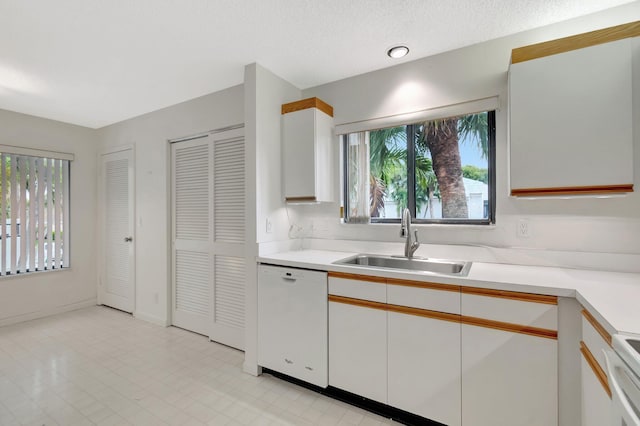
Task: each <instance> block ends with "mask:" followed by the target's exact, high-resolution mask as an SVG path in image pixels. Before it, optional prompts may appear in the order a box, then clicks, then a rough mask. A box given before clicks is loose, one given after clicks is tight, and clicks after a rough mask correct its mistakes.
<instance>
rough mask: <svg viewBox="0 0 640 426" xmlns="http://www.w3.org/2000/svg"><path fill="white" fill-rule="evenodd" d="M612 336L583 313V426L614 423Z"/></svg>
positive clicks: (591, 317) (581, 364) (593, 319)
mask: <svg viewBox="0 0 640 426" xmlns="http://www.w3.org/2000/svg"><path fill="white" fill-rule="evenodd" d="M610 344H611V335H610V334H609V333H608V332H607V331H606V330H605V328H604V327H603V326H602V325H601V324H600V323H599V322H598V320H597V319H596V318H594V317H593V315H591V314H590V313H589V312H588V311H587V310H583V311H582V341H581V342H580V353H581V354H580V371H581V378H582V395H581V397H582V401H581V402H582V426H600V425H607V424H609V423H610V418H611V388H610V387H609V378H608V377H607V372H606V370H607V366H606V361H605V356H604V351H605V350H611V346H610Z"/></svg>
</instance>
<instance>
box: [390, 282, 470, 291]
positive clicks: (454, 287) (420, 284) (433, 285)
mask: <svg viewBox="0 0 640 426" xmlns="http://www.w3.org/2000/svg"><path fill="white" fill-rule="evenodd" d="M387 284H390V285H402V286H406V287H418V288H426V289H429V290H442V291H453V292H456V293H458V292H460V286H459V285H453V284H439V283H432V282H428V281H413V280H401V279H398V278H387Z"/></svg>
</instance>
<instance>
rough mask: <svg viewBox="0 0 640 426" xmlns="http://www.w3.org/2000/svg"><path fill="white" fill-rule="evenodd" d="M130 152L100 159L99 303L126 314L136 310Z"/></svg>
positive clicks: (120, 152)
mask: <svg viewBox="0 0 640 426" xmlns="http://www.w3.org/2000/svg"><path fill="white" fill-rule="evenodd" d="M133 177H134V175H133V152H132V150H131V149H127V150H124V151H119V152H114V153H110V154H105V155H103V156H102V185H103V188H102V206H103V210H102V211H103V212H104V219H103V230H102V232H103V234H102V235H103V239H102V241H104V246H103V257H104V258H103V274H102V277H103V279H102V282H101V286H100V303H101V304H103V305H107V306H111V307H113V308H116V309H120V310H123V311H125V312H133V310H134V307H135V258H134V256H135V246H134V243H135V242H134V241H133V234H134V216H133V215H134V208H133V207H134V198H133V196H134V192H133V188H134V186H133V182H134V181H133Z"/></svg>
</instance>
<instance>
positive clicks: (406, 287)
mask: <svg viewBox="0 0 640 426" xmlns="http://www.w3.org/2000/svg"><path fill="white" fill-rule="evenodd" d="M387 284H388V285H387V303H389V304H392V305H400V306H409V307H412V308H419V309H427V310H430V311H438V312H447V313H450V314H460V287H459V286H454V285H445V284H431V283H427V282H420V281H405V280H395V279H391V278H389V279H387Z"/></svg>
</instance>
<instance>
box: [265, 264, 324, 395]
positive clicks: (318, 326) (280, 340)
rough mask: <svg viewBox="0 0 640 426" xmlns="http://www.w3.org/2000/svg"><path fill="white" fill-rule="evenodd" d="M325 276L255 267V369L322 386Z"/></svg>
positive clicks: (287, 269)
mask: <svg viewBox="0 0 640 426" xmlns="http://www.w3.org/2000/svg"><path fill="white" fill-rule="evenodd" d="M327 298H328V295H327V273H326V272H319V271H310V270H306V269H296V268H286V267H281V266H272V265H259V266H258V365H260V366H262V367H266V368H269V369H271V370H274V371H278V372H280V373H283V374H286V375H288V376H291V377H295V378H297V379H300V380H303V381H305V382H308V383H311V384H314V385H316V386H320V387H323V388H326V387H327V386H328V384H329V379H328V377H329V374H328V370H329V369H328V338H327V332H328V331H327V330H328V322H327V307H328V300H327Z"/></svg>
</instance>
